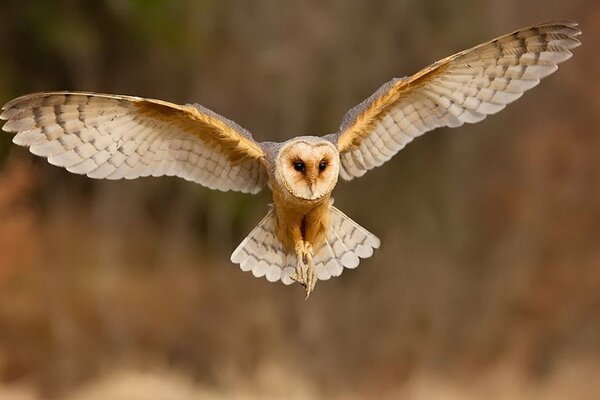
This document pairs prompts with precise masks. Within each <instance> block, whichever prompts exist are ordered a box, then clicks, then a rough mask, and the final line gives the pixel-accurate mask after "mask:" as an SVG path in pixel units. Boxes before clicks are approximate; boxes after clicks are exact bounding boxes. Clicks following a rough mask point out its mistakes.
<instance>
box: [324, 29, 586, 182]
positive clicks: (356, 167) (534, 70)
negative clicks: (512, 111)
mask: <svg viewBox="0 0 600 400" xmlns="http://www.w3.org/2000/svg"><path fill="white" fill-rule="evenodd" d="M579 34H581V31H580V30H579V29H577V23H575V22H572V21H552V22H547V23H542V24H539V25H536V26H532V27H529V28H524V29H521V30H518V31H515V32H513V33H511V34H508V35H504V36H501V37H499V38H497V39H494V40H492V41H490V42H487V43H483V44H481V45H479V46H476V47H473V48H471V49H469V50H465V51H462V52H460V53H458V54H455V55H453V56H450V57H447V58H444V59H442V60H440V61H437V62H435V63H434V64H432V65H430V66H429V67H427V68H425V69H423V70H422V71H420V72H418V73H416V74H415V75H413V76H410V77H408V78H403V79H394V80H392V81H390V82H388V83H386V84H384V85H383V86H382V87H380V88H379V89H378V90H377V91H376V92H375V93H374V94H373V95H371V97H369V98H368V99H366V100H365V101H363V102H362V103H360V104H359V105H357V106H356V107H354V108H353V109H351V110H350V111H348V113H347V114H346V115H345V116H344V119H343V122H342V126H341V128H340V131H339V132H338V133H336V134H332V135H328V136H326V138H328V139H329V140H331V141H332V142H333V143H335V144H336V145H337V147H338V150H339V152H340V160H341V167H340V176H341V177H342V178H343V179H346V180H350V179H353V178H355V177H359V176H362V175H363V174H365V173H366V172H367V171H368V170H370V169H372V168H374V167H377V166H379V165H381V164H383V163H384V162H386V161H387V160H389V159H390V158H392V157H393V156H394V155H395V154H396V153H397V152H398V151H400V150H401V149H402V148H404V146H405V145H406V144H407V143H409V142H411V141H412V140H413V139H414V138H415V137H417V136H420V135H422V134H423V133H425V132H428V131H430V130H433V129H435V128H438V127H442V126H447V127H457V126H460V125H462V124H463V123H465V122H467V123H475V122H479V121H481V120H482V119H484V118H485V117H486V116H487V115H490V114H495V113H497V112H498V111H500V110H502V109H504V107H505V106H506V105H507V104H509V103H512V102H513V101H515V100H517V99H518V98H519V97H521V96H522V95H523V93H524V92H525V91H526V90H528V89H531V88H532V87H534V86H536V85H537V84H538V83H539V82H540V79H542V78H544V77H546V76H548V75H550V74H552V73H553V72H554V71H556V69H557V68H558V67H557V64H559V63H561V62H563V61H566V60H568V59H569V58H570V57H571V56H572V53H571V52H570V49H573V48H575V47H577V46H579V45H580V42H579V41H578V40H577V39H576V36H578V35H579Z"/></svg>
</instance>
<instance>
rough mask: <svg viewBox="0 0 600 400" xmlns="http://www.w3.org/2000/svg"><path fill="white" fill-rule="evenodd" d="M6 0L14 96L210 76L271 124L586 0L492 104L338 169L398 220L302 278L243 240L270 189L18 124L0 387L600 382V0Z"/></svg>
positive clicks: (365, 203) (565, 389)
mask: <svg viewBox="0 0 600 400" xmlns="http://www.w3.org/2000/svg"><path fill="white" fill-rule="evenodd" d="M1 4H2V8H1V9H2V12H1V13H0V54H2V61H1V62H0V103H4V102H5V101H8V100H10V99H11V98H13V97H16V96H18V95H21V94H25V93H28V92H33V91H42V90H60V89H69V90H91V91H98V92H109V93H121V94H135V95H140V96H147V97H155V98H160V99H165V100H170V101H174V102H179V103H185V102H193V101H195V102H199V103H202V104H204V105H205V106H207V107H209V108H211V109H214V110H215V111H217V112H219V113H221V114H223V115H226V116H228V117H229V118H231V119H234V120H236V121H238V122H239V123H240V125H242V126H244V127H246V128H247V129H249V130H250V131H252V132H254V134H255V137H256V138H257V139H259V140H268V139H270V140H282V139H286V138H289V137H291V136H294V135H298V134H325V133H329V132H333V131H335V130H336V129H337V126H338V124H339V121H340V120H341V116H342V115H343V113H344V112H345V111H346V110H347V109H348V108H350V107H351V106H353V105H354V104H356V103H358V102H360V101H361V100H362V99H364V98H365V97H367V96H368V95H369V94H371V93H372V92H373V91H374V90H375V89H376V88H377V87H378V86H379V85H380V84H381V83H383V82H385V81H387V80H389V79H391V78H392V77H394V76H403V75H408V74H411V73H413V72H415V71H417V70H418V69H420V68H421V67H423V66H425V65H427V64H429V63H430V62H432V61H434V60H436V59H439V58H442V57H444V56H447V55H449V54H451V53H454V52H457V51H459V50H462V49H464V48H467V47H470V46H472V45H475V44H477V43H479V42H483V41H485V40H488V39H491V38H493V37H495V36H498V35H500V34H503V33H507V32H510V31H512V30H514V29H517V28H520V27H524V26H527V25H531V24H533V23H536V22H540V21H543V20H548V19H553V18H571V19H576V20H578V21H579V22H580V24H581V28H582V30H583V31H584V35H583V37H582V41H583V42H584V45H583V46H582V47H581V48H579V49H576V51H575V53H576V54H575V57H574V58H573V59H572V60H570V61H568V62H567V63H566V64H563V65H562V66H561V68H560V69H559V71H558V72H557V73H556V74H555V75H553V76H552V77H550V78H548V79H546V80H545V81H544V82H543V83H542V84H541V85H540V87H538V88H536V89H534V90H533V91H532V92H530V93H528V94H527V95H525V96H524V98H523V99H522V100H519V101H518V102H517V103H516V104H515V105H512V106H509V107H508V109H507V110H506V111H503V112H502V113H500V114H499V115H497V116H493V117H490V118H488V119H487V120H485V121H484V122H482V123H479V124H477V125H469V126H464V127H462V128H460V129H457V130H452V131H451V130H449V129H440V130H438V131H436V132H434V133H430V134H428V135H426V136H424V137H422V138H420V139H418V140H416V141H415V142H414V143H412V144H410V145H409V146H408V147H407V148H406V149H405V150H404V151H402V152H401V153H399V155H398V156H396V157H395V159H394V160H393V162H390V163H388V164H386V165H385V166H384V167H382V168H379V169H376V170H374V171H373V172H370V173H369V174H367V176H366V177H364V178H362V179H359V180H356V181H353V182H351V183H341V184H340V185H339V186H338V188H337V189H336V204H337V205H338V207H340V208H341V209H342V210H344V211H345V212H347V213H348V214H349V215H350V216H351V217H353V218H354V219H356V220H357V221H359V222H360V223H361V224H362V225H364V226H365V227H367V228H368V229H370V230H371V231H372V232H374V233H375V234H377V235H378V236H379V237H380V238H381V240H382V244H383V245H382V248H381V249H380V250H379V251H378V252H376V254H375V256H374V257H373V258H371V259H370V260H368V261H365V262H363V263H362V264H361V266H360V268H358V269H357V270H355V271H345V272H344V274H343V275H342V276H341V277H340V278H338V279H334V280H330V281H327V282H322V283H320V284H319V285H318V286H317V290H316V292H315V293H314V294H313V295H312V296H311V299H310V301H308V302H306V301H304V299H303V293H302V289H301V288H300V287H296V286H293V287H284V286H283V285H281V284H271V283H268V282H267V281H266V280H264V279H260V280H259V279H255V278H254V277H253V276H252V275H251V274H249V273H243V272H241V271H240V270H239V268H238V267H237V266H235V265H232V264H231V263H230V262H229V254H230V253H231V251H232V250H233V249H234V247H235V246H236V245H237V243H238V242H239V241H240V240H241V239H242V238H243V237H244V236H245V235H246V234H247V233H248V232H249V231H250V229H251V228H252V227H253V226H254V225H255V224H256V223H257V221H258V220H259V219H260V218H261V217H262V216H263V215H264V214H265V212H266V210H267V207H266V204H267V203H268V202H269V201H270V199H269V193H268V191H267V192H265V193H261V194H260V195H259V196H255V197H253V196H249V195H242V194H236V193H220V192H219V193H217V192H211V191H209V190H208V189H204V188H202V187H200V186H198V185H193V184H190V183H187V182H184V181H182V180H178V179H176V178H161V179H153V178H147V179H140V180H137V181H118V182H109V181H93V180H90V179H87V178H85V177H80V176H74V175H71V174H68V173H67V172H66V171H64V170H62V169H59V168H56V167H53V166H51V165H49V164H48V163H47V162H46V161H44V160H42V159H37V158H34V157H33V156H31V155H30V154H29V153H28V152H27V151H26V150H24V149H22V148H17V147H16V146H14V145H12V144H11V143H10V137H9V135H7V134H3V135H2V138H1V141H0V162H1V164H0V399H2V400H7V399H8V400H38V399H45V398H59V399H63V398H65V399H72V400H90V399H203V398H215V399H217V398H234V399H254V398H256V399H258V398H261V399H262V398H274V399H275V398H297V399H310V398H314V399H361V398H365V399H370V398H408V399H447V398H448V399H480V398H482V397H484V396H485V397H487V398H490V399H508V398H510V399H515V398H517V399H518V398H523V399H566V398H568V399H595V398H599V397H598V396H600V381H599V380H598V378H597V377H598V376H599V374H600V112H599V111H600V95H599V93H600V79H598V74H599V73H598V70H600V55H599V53H598V48H599V47H598V42H599V41H600V2H594V1H589V0H586V1H584V0H573V1H564V0H563V1H559V0H546V1H541V0H539V1H538V0H526V1H525V0H505V1H493V0H477V1H474V0H473V1H467V0H456V1H453V2H448V1H442V0H435V1H434V0H428V1H421V0H377V1H375V0H368V1H367V0H364V1H363V0H327V1H323V0H302V1H279V0H260V1H259V0H240V1H223V0H221V1H219V0H201V1H193V0H185V1H167V0H136V1H125V0H123V1H120V0H112V1H75V0H71V1H69V0H61V1H53V2H49V1H45V0H31V1H27V2H18V1H2V2H1ZM375 202H376V204H375Z"/></svg>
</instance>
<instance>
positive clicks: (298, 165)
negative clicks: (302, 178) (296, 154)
mask: <svg viewBox="0 0 600 400" xmlns="http://www.w3.org/2000/svg"><path fill="white" fill-rule="evenodd" d="M294 169H295V170H296V171H298V172H304V170H305V169H306V166H305V165H304V163H303V162H302V161H295V162H294Z"/></svg>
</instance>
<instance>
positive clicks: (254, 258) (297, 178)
mask: <svg viewBox="0 0 600 400" xmlns="http://www.w3.org/2000/svg"><path fill="white" fill-rule="evenodd" d="M580 33H581V31H580V30H579V29H578V28H577V24H576V23H575V22H572V21H550V22H546V23H541V24H538V25H535V26H531V27H528V28H524V29H521V30H518V31H515V32H513V33H511V34H508V35H504V36H500V37H498V38H496V39H494V40H492V41H489V42H486V43H483V44H481V45H479V46H475V47H473V48H471V49H468V50H465V51H462V52H460V53H457V54H454V55H452V56H450V57H446V58H444V59H442V60H440V61H437V62H435V63H433V64H431V65H430V66H428V67H426V68H424V69H423V70H421V71H419V72H417V73H416V74H414V75H412V76H410V77H407V78H401V79H393V80H391V81H389V82H387V83H386V84H384V85H382V86H381V87H380V88H379V89H378V90H377V91H375V93H373V94H372V95H371V96H370V97H368V98H367V99H366V100H364V101H363V102H362V103H360V104H359V105H357V106H356V107H354V108H352V109H351V110H350V111H348V113H347V114H346V115H345V116H344V118H343V120H342V124H341V126H340V129H339V131H338V132H336V133H334V134H330V135H326V136H322V137H315V136H300V137H296V138H293V139H290V140H288V141H287V142H284V143H272V142H264V143H258V142H256V141H255V140H254V139H253V138H252V135H251V134H250V132H248V131H247V130H245V129H244V128H242V127H241V126H239V125H238V124H236V123H235V122H233V121H231V120H229V119H227V118H225V117H222V116H220V115H219V114H217V113H215V112H213V111H211V110H209V109H207V108H205V107H203V106H201V105H198V104H191V105H177V104H173V103H169V102H166V101H162V100H154V99H146V98H141V97H133V96H121V95H111V94H99V93H83V92H49V93H34V94H30V95H26V96H22V97H19V98H17V99H14V100H12V101H10V102H8V103H6V104H5V105H4V107H2V110H3V112H2V114H1V115H0V118H2V119H4V120H6V121H7V122H6V123H5V124H4V126H3V129H4V130H5V131H7V132H14V133H16V135H15V136H14V138H13V142H14V143H16V144H18V145H21V146H26V147H28V148H29V149H30V151H31V152H32V153H34V154H36V155H38V156H41V157H45V158H47V159H48V161H49V162H50V163H51V164H54V165H57V166H60V167H63V168H66V169H67V170H68V171H70V172H73V173H77V174H83V175H87V176H89V177H91V178H105V179H121V178H125V179H133V178H137V177H142V176H161V175H170V176H179V177H182V178H184V179H186V180H190V181H194V182H197V183H199V184H202V185H204V186H206V187H208V188H211V189H218V190H224V191H227V190H236V191H240V192H245V193H257V192H258V191H260V190H261V189H262V188H263V187H264V186H265V185H266V184H268V186H269V187H270V189H271V190H272V192H273V207H272V209H271V210H269V212H268V213H267V216H266V217H265V218H263V220H262V221H261V222H259V224H258V226H257V227H256V228H255V229H254V230H253V231H252V232H251V233H250V234H249V235H248V236H247V237H246V238H245V239H244V240H243V241H242V243H241V244H240V245H239V246H238V248H237V249H236V250H235V251H234V252H233V254H232V255H231V260H232V261H233V262H235V263H239V264H240V267H241V268H242V270H244V271H252V273H253V274H254V275H255V276H265V277H266V278H267V279H268V280H269V281H277V280H281V281H283V282H284V283H286V284H290V283H292V282H293V281H297V282H299V283H301V284H302V285H303V286H304V287H305V288H306V293H307V296H308V294H310V292H311V291H312V289H313V288H314V286H315V284H316V282H317V280H325V279H329V278H330V277H332V276H338V275H340V274H341V273H342V271H343V269H344V268H355V267H357V266H358V264H359V258H367V257H370V256H371V255H372V254H373V249H376V248H378V247H379V239H377V237H375V236H374V235H373V234H371V233H370V232H368V231H367V230H366V229H364V228H362V227H361V226H360V225H358V224H357V223H356V222H354V221H352V220H351V219H350V218H348V217H347V216H346V215H345V214H344V213H342V212H341V211H340V210H338V209H337V208H335V207H334V206H333V205H332V204H333V200H332V198H331V192H332V191H333V189H334V187H335V185H336V183H337V180H338V177H340V178H342V179H344V180H351V179H354V178H356V177H360V176H362V175H364V174H365V173H366V172H367V171H368V170H370V169H372V168H375V167H377V166H379V165H381V164H383V163H384V162H386V161H388V160H389V159H390V158H392V157H393V156H394V155H395V154H396V153H397V152H398V151H400V150H401V149H402V148H404V146H405V145H406V144H408V143H409V142H411V141H412V140H413V139H414V138H416V137H418V136H420V135H422V134H424V133H425V132H428V131H431V130H433V129H435V128H438V127H444V126H445V127H458V126H460V125H462V124H464V123H475V122H478V121H481V120H483V119H484V118H486V117H487V116H488V115H491V114H495V113H497V112H499V111H501V110H502V109H504V107H506V105H507V104H509V103H512V102H513V101H515V100H517V99H518V98H519V97H521V96H522V95H523V93H524V92H525V91H527V90H529V89H531V88H533V87H534V86H536V85H537V84H538V83H539V82H540V80H541V79H542V78H544V77H546V76H548V75H550V74H552V73H553V72H555V71H556V69H557V68H558V64H559V63H561V62H564V61H566V60H567V59H569V58H570V57H571V56H572V53H571V49H573V48H575V47H577V46H579V44H580V42H579V41H578V40H577V38H576V37H577V36H578V35H579V34H580Z"/></svg>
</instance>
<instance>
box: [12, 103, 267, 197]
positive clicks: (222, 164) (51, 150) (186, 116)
mask: <svg viewBox="0 0 600 400" xmlns="http://www.w3.org/2000/svg"><path fill="white" fill-rule="evenodd" d="M2 110H3V112H2V114H1V115H0V118H1V119H4V120H7V122H6V123H5V124H4V127H3V129H4V130H5V131H7V132H16V135H15V136H14V138H13V142H14V143H16V144H18V145H21V146H27V147H29V149H30V151H31V152H32V153H33V154H36V155H38V156H42V157H46V158H47V159H48V161H49V162H50V163H51V164H54V165H57V166H60V167H64V168H66V169H67V170H69V171H71V172H74V173H77V174H85V175H87V176H89V177H91V178H106V179H121V178H126V179H133V178H137V177H141V176H161V175H170V176H179V177H181V178H184V179H187V180H190V181H194V182H197V183H200V184H202V185H204V186H207V187H209V188H211V189H218V190H223V191H226V190H237V191H241V192H250V193H256V192H258V191H260V190H261V188H262V187H263V186H264V184H265V182H266V176H267V175H266V170H265V167H264V165H263V163H262V161H263V158H264V154H263V151H262V149H261V147H260V146H259V144H258V143H256V142H255V141H254V139H253V138H252V135H250V133H249V132H248V131H246V130H245V129H244V128H242V127H240V126H239V125H237V124H236V123H235V122H233V121H230V120H228V119H226V118H224V117H221V116H220V115H218V114H216V113H214V112H212V111H210V110H208V109H206V108H204V107H202V106H199V105H185V106H180V105H176V104H172V103H169V102H166V101H161V100H152V99H145V98H141V97H132V96H118V95H111V94H97V93H76V92H53V93H35V94H30V95H26V96H22V97H19V98H17V99H14V100H12V101H10V102H9V103H7V104H5V105H4V107H2Z"/></svg>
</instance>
